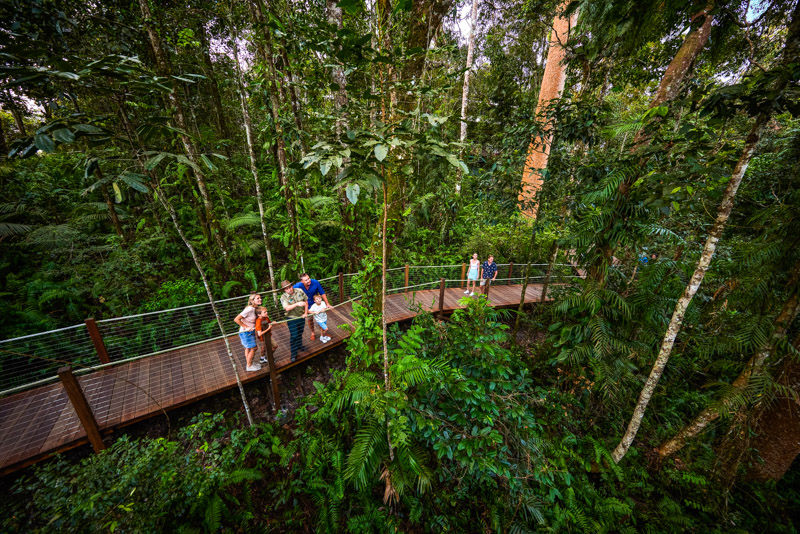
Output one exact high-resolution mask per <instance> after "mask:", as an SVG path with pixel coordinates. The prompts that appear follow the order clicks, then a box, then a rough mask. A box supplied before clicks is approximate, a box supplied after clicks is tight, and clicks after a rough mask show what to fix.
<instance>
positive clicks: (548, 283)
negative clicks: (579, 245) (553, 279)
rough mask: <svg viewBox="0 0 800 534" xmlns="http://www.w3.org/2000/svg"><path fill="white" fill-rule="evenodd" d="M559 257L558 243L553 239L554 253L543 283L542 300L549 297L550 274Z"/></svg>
mask: <svg viewBox="0 0 800 534" xmlns="http://www.w3.org/2000/svg"><path fill="white" fill-rule="evenodd" d="M557 257H558V245H557V244H556V242H555V241H553V253H552V254H551V255H550V263H548V264H547V272H546V273H545V275H544V283H543V284H542V299H541V300H540V302H544V301H545V299H546V298H547V288H548V286H549V285H550V276H551V275H552V274H553V264H554V263H555V262H556V258H557Z"/></svg>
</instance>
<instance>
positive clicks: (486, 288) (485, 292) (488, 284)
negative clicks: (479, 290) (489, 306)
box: [483, 278, 492, 300]
mask: <svg viewBox="0 0 800 534" xmlns="http://www.w3.org/2000/svg"><path fill="white" fill-rule="evenodd" d="M483 287H484V290H483V296H484V297H486V300H489V288H490V287H492V279H491V278H487V279H486V285H485V286H483Z"/></svg>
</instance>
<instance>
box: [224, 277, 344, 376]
mask: <svg viewBox="0 0 800 534" xmlns="http://www.w3.org/2000/svg"><path fill="white" fill-rule="evenodd" d="M280 290H281V291H282V292H283V294H282V295H281V299H280V301H281V305H282V306H283V310H284V311H285V312H286V318H287V319H288V321H287V322H286V326H288V327H289V348H290V350H291V360H292V361H293V362H294V361H296V360H297V354H298V353H299V352H300V351H303V350H306V347H305V346H303V333H304V332H305V321H304V319H306V318H307V319H308V326H309V328H310V329H311V341H314V340H315V339H316V336H315V335H314V323H316V324H317V326H319V329H320V334H319V340H320V341H321V342H322V343H327V342H328V341H330V340H331V338H330V336H329V335H328V314H327V312H326V310H327V309H328V308H330V307H331V305H330V303H329V302H328V296H327V295H326V294H325V289H324V288H323V287H322V284H320V283H319V281H318V280H315V279H313V278H311V277H310V276H309V275H308V274H306V273H303V274H302V275H300V281H299V282H297V283H296V284H292V283H291V282H289V281H288V280H284V281H283V282H281V288H280ZM261 302H262V299H261V295H259V294H257V293H253V294H252V295H250V298H249V299H248V301H247V306H246V307H245V308H244V310H242V312H241V313H240V314H239V315H237V316H236V318H234V322H235V323H236V324H238V325H239V339H240V341H241V342H242V346H243V347H244V355H245V360H246V361H247V366H246V370H247V371H259V370H261V364H265V363H267V358H266V356H265V353H266V341H265V339H264V334H266V333H267V332H268V331H269V330H270V329H271V328H272V324H271V323H270V320H269V315H268V314H267V309H266V308H265V307H264V306H262V305H261ZM309 302H311V303H312V304H310V305H309ZM259 345H260V346H261V359H260V361H259V362H254V361H253V360H254V359H255V354H256V347H257V346H259ZM276 348H277V344H276V343H275V341H274V340H273V341H272V349H273V350H275V349H276Z"/></svg>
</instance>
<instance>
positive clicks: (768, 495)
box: [2, 299, 800, 533]
mask: <svg viewBox="0 0 800 534" xmlns="http://www.w3.org/2000/svg"><path fill="white" fill-rule="evenodd" d="M544 313H547V312H544ZM540 319H541V317H540ZM529 327H530V328H536V325H535V324H533V325H529ZM508 329H509V327H508V326H507V325H506V324H505V323H504V322H503V320H502V317H501V316H500V314H499V313H498V312H497V311H494V310H492V309H491V308H488V307H486V306H485V304H484V302H483V301H482V300H474V299H473V300H471V301H470V304H469V307H468V308H467V309H466V310H462V311H457V312H455V313H454V314H453V316H452V318H451V319H450V320H449V321H444V322H441V321H438V320H436V319H434V318H433V317H432V316H430V315H423V316H420V317H418V318H417V319H416V320H415V321H414V323H413V324H412V325H411V326H410V327H409V328H408V329H407V330H405V331H401V330H400V329H398V328H393V329H392V331H391V342H390V347H391V362H392V376H393V384H394V386H395V387H394V388H393V389H392V390H391V391H385V390H384V389H383V387H382V386H383V384H382V379H380V378H379V377H376V376H375V375H374V373H372V372H371V371H370V370H369V369H367V370H364V371H358V372H348V371H342V372H340V373H338V374H337V376H335V378H334V379H333V380H331V382H330V383H328V384H321V383H317V384H316V387H317V393H316V394H314V395H312V396H310V397H308V398H307V399H306V402H305V404H304V405H303V406H302V407H301V408H299V409H298V410H297V411H296V412H295V413H294V414H292V415H290V419H291V420H290V421H289V422H288V424H286V422H285V421H280V422H276V423H259V424H257V425H256V426H254V427H247V426H246V425H245V424H243V423H244V421H243V418H242V417H241V414H239V413H236V414H222V413H218V414H213V415H212V414H208V413H206V414H200V415H198V416H197V418H196V419H195V420H194V421H193V422H192V424H190V425H188V426H186V427H184V428H182V429H180V431H179V432H178V433H177V436H176V438H175V439H172V440H167V439H164V438H158V439H148V438H143V439H139V440H129V439H127V438H121V439H119V440H117V441H116V442H115V443H114V445H113V446H112V447H111V448H110V449H109V450H107V451H105V452H103V453H101V454H98V455H94V456H92V457H90V458H86V459H85V460H83V461H81V462H79V463H70V462H68V461H67V460H63V459H62V460H57V461H54V462H50V463H48V464H47V465H46V466H43V467H34V468H32V469H31V471H30V472H29V473H28V474H26V475H25V476H23V477H22V478H20V479H19V480H18V481H17V482H16V485H15V487H14V489H13V493H12V496H11V497H12V498H11V499H8V500H7V501H6V502H4V504H3V514H2V515H3V517H4V520H3V521H4V522H3V530H4V531H7V532H53V531H58V532H96V531H117V532H164V531H168V530H169V531H177V532H215V531H219V529H223V530H230V531H244V532H311V531H313V532H337V531H342V532H358V533H361V532H487V531H497V532H528V531H531V532H541V531H552V532H676V531H696V532H794V527H793V526H792V520H793V519H794V520H796V519H797V518H796V516H795V517H793V516H792V514H795V515H796V510H797V506H798V505H800V493H798V491H797V484H796V481H797V478H798V472H797V469H796V468H795V469H794V470H793V471H790V473H789V474H788V475H787V476H786V477H785V478H784V479H783V480H782V481H781V482H780V483H779V484H774V483H772V484H767V485H765V484H756V483H746V482H737V483H735V484H729V483H728V482H726V481H725V480H724V479H723V478H722V477H721V476H720V470H719V465H718V463H717V462H716V461H715V455H714V452H713V451H712V450H711V449H709V448H701V449H700V450H698V451H697V452H696V456H695V458H694V459H693V462H692V463H691V465H687V464H686V463H683V462H682V461H672V460H668V461H666V462H664V463H658V462H657V461H656V460H655V459H654V458H653V457H651V456H650V455H649V454H647V453H646V452H645V451H644V450H643V449H640V450H636V451H632V452H631V454H630V455H629V456H628V457H627V458H626V462H625V465H624V466H619V465H616V464H615V463H614V462H613V461H612V460H611V458H610V455H609V448H610V447H612V446H613V439H612V440H608V439H605V438H604V437H603V436H604V435H608V434H609V432H610V433H611V435H612V437H613V428H611V427H609V421H608V419H607V417H605V416H604V415H603V414H602V413H597V412H596V410H593V404H594V401H593V400H592V397H593V396H594V395H596V394H597V391H596V386H595V384H593V383H592V382H590V381H589V380H588V379H587V378H586V377H585V376H580V375H577V374H575V373H572V372H569V371H568V370H565V369H562V368H561V367H559V366H558V365H556V364H554V362H553V361H551V360H549V359H548V358H546V357H544V354H545V353H543V352H537V350H536V349H537V348H538V349H540V351H541V349H543V348H544V347H545V346H546V345H547V343H544V344H543V345H542V346H539V347H528V349H527V350H524V349H522V348H519V347H514V346H512V345H511V343H510V340H509V337H508ZM383 419H385V420H386V421H387V422H388V428H389V429H390V433H391V441H392V448H393V450H394V458H393V459H390V458H389V456H388V450H387V446H388V441H387V434H386V428H387V426H386V425H384V424H382V420H383ZM653 426H657V424H656V423H654V424H653ZM649 432H651V433H653V432H655V433H657V431H656V430H655V429H653V428H651V429H650V430H649Z"/></svg>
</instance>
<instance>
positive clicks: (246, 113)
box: [228, 17, 277, 304]
mask: <svg viewBox="0 0 800 534" xmlns="http://www.w3.org/2000/svg"><path fill="white" fill-rule="evenodd" d="M228 25H229V27H230V33H231V45H232V47H233V61H234V64H235V68H236V82H237V87H238V89H239V100H240V102H241V104H242V117H243V118H244V133H245V139H246V140H247V154H248V156H249V157H250V172H251V173H252V174H253V182H254V183H255V186H256V200H257V202H258V215H259V217H258V218H259V221H260V222H261V236H262V237H263V239H264V250H265V252H266V255H267V266H268V268H269V284H270V287H271V288H272V293H273V298H274V299H275V300H276V301H277V287H276V286H275V270H274V268H273V266H272V246H271V244H270V238H269V234H268V232H267V221H266V218H265V217H264V202H263V200H262V198H261V184H260V183H259V179H258V159H257V158H256V150H255V143H254V141H253V123H252V121H251V120H250V110H249V106H248V103H247V89H246V87H245V83H244V74H243V73H242V66H241V63H240V62H239V47H238V44H237V41H238V39H237V35H236V32H235V30H234V27H233V18H232V17H231V18H229V19H228ZM276 304H277V302H276Z"/></svg>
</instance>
